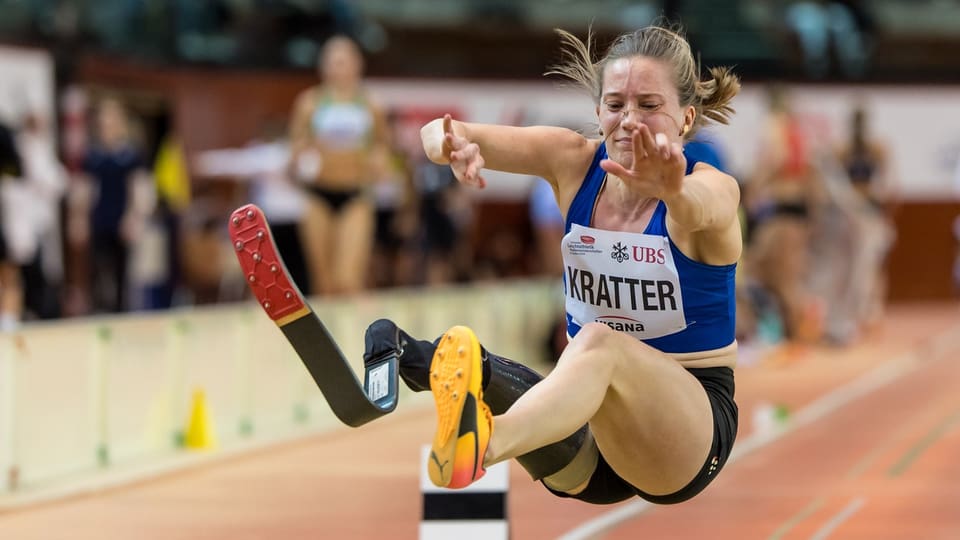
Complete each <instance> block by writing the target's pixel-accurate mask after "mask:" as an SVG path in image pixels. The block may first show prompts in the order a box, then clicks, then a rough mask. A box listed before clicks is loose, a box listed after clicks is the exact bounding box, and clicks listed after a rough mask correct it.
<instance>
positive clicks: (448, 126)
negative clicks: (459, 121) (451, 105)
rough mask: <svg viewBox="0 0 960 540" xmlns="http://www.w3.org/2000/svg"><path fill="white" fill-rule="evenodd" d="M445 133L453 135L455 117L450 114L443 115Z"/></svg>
mask: <svg viewBox="0 0 960 540" xmlns="http://www.w3.org/2000/svg"><path fill="white" fill-rule="evenodd" d="M443 133H444V135H446V134H447V133H450V134H452V133H453V117H452V116H450V114H449V113H447V114H445V115H443Z"/></svg>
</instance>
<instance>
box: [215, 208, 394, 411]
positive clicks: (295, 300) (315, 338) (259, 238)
mask: <svg viewBox="0 0 960 540" xmlns="http://www.w3.org/2000/svg"><path fill="white" fill-rule="evenodd" d="M229 227H230V238H231V240H232V241H233V247H234V248H235V250H236V254H237V259H238V260H239V261H240V267H241V268H242V269H243V273H244V275H245V276H246V278H247V284H248V285H249V286H250V289H251V290H252V291H253V295H254V296H255V297H256V298H257V301H258V302H259V303H260V306H261V307H263V309H264V311H266V312H267V316H269V317H270V319H272V320H273V322H275V323H276V325H277V326H278V327H279V328H280V330H281V331H282V332H283V335H284V337H286V338H287V341H289V342H290V345H292V346H293V348H294V350H295V351H296V352H297V355H298V356H299V357H300V360H301V361H302V362H303V364H304V365H305V366H306V367H307V370H308V371H309V372H310V375H311V377H313V380H314V382H316V383H317V386H318V387H319V388H320V391H321V392H322V393H323V396H324V397H325V398H326V400H327V403H329V404H330V408H331V409H332V410H333V413H334V414H335V415H336V416H337V418H339V419H340V420H341V421H342V422H343V423H344V424H347V425H349V426H353V427H357V426H361V425H363V424H366V423H367V422H369V421H371V420H374V419H376V418H379V417H381V416H383V415H385V414H387V413H390V412H391V411H393V410H394V408H396V406H397V395H398V391H399V381H398V376H397V373H398V359H397V356H396V355H395V354H384V355H380V356H378V357H377V358H375V359H371V360H369V361H366V362H364V365H365V373H364V382H363V385H362V386H361V385H360V381H359V380H358V379H357V377H356V375H355V374H354V372H353V368H351V367H350V363H349V362H348V361H347V359H346V358H345V357H344V356H343V353H342V352H341V351H340V347H339V346H337V343H336V341H334V339H333V337H332V336H331V335H330V332H329V331H328V330H327V328H326V327H325V326H324V325H323V322H321V321H320V319H319V318H318V317H317V315H316V314H315V313H314V312H313V310H312V309H310V306H309V305H308V304H307V302H306V300H305V299H304V298H303V295H302V294H301V293H300V290H299V289H298V288H297V286H296V284H295V283H294V282H293V280H292V279H290V274H289V273H288V272H287V269H286V267H285V266H284V264H283V260H282V259H281V258H280V256H279V254H278V253H277V247H276V244H275V243H274V241H273V236H272V235H271V234H270V227H269V225H268V224H267V221H266V218H265V217H264V215H263V212H262V211H261V210H260V209H259V208H257V207H256V206H254V205H252V204H251V205H246V206H243V207H241V208H238V209H237V210H235V211H234V212H233V214H232V215H231V216H230V224H229Z"/></svg>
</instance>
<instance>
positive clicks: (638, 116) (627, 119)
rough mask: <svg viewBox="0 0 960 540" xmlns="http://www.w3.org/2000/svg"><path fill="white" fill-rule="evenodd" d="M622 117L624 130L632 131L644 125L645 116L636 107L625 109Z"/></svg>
mask: <svg viewBox="0 0 960 540" xmlns="http://www.w3.org/2000/svg"><path fill="white" fill-rule="evenodd" d="M622 115H623V117H622V118H621V119H620V125H621V126H623V128H624V129H627V130H630V129H633V128H635V127H637V126H638V125H639V124H641V123H643V114H642V112H641V111H640V109H638V108H636V107H624V109H623V112H622Z"/></svg>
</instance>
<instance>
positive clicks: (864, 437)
mask: <svg viewBox="0 0 960 540" xmlns="http://www.w3.org/2000/svg"><path fill="white" fill-rule="evenodd" d="M737 385H738V386H737V398H738V402H739V404H740V407H741V423H740V434H739V438H738V443H737V448H736V453H735V457H734V458H733V459H732V460H731V462H730V463H729V464H728V465H727V467H726V469H725V470H724V472H723V473H722V474H721V475H720V476H719V478H718V479H717V480H716V481H715V482H714V484H713V485H712V486H710V487H709V488H708V489H707V490H706V491H705V492H704V493H702V494H701V495H700V496H698V497H697V498H695V499H694V500H692V501H689V502H687V503H684V504H680V505H675V506H668V507H653V506H649V505H646V504H644V503H642V501H640V500H639V499H638V500H635V501H629V502H625V503H621V504H618V505H613V506H604V507H598V506H590V505H587V504H584V503H579V502H576V501H571V500H564V499H558V498H556V497H553V496H551V495H549V494H548V493H547V492H546V491H545V490H544V489H543V488H542V487H541V486H540V485H539V484H537V483H534V482H531V481H530V480H529V478H528V477H527V476H526V474H525V473H524V471H523V470H522V469H521V468H520V467H519V466H517V465H516V464H513V465H511V490H510V494H509V512H510V520H511V530H512V533H513V537H514V538H517V539H521V540H523V539H541V538H564V539H566V540H575V539H577V538H611V539H621V538H623V539H625V538H651V539H652V538H658V539H659V538H669V539H682V538H691V539H694V538H696V539H701V538H709V539H721V540H723V539H736V540H739V539H753V538H758V539H799V538H804V539H807V538H816V539H823V538H839V539H861V538H862V539H886V538H889V539H948V538H949V539H955V538H960V460H958V459H957V456H960V392H957V389H958V388H960V310H958V307H957V306H956V304H950V305H942V304H941V305H924V306H911V307H897V308H894V309H891V310H890V314H889V316H888V317H887V318H886V320H885V321H884V323H883V325H882V327H880V328H878V329H876V330H875V331H874V332H873V333H872V334H871V335H870V337H869V339H865V340H863V341H862V342H861V343H859V344H858V345H856V346H853V347H849V348H845V349H830V348H810V349H800V348H795V349H791V350H781V351H777V352H776V353H773V354H770V355H768V356H766V357H765V358H764V359H763V360H762V361H761V362H759V363H758V364H757V365H753V366H742V367H740V368H739V369H738V372H737ZM771 404H773V405H782V406H784V407H786V408H787V409H788V410H789V411H791V414H790V416H789V417H788V420H787V422H786V423H785V424H781V425H779V426H776V427H773V428H770V429H766V430H761V431H756V430H755V429H754V425H755V424H754V422H753V418H754V416H755V413H756V411H758V410H761V409H762V408H763V406H768V405H771ZM433 415H434V413H433V409H432V406H431V405H430V404H429V402H425V401H422V400H421V401H420V402H419V403H418V404H416V405H410V406H409V407H408V408H404V407H403V405H402V404H401V406H400V409H399V410H398V412H396V413H394V414H393V415H391V416H389V417H387V418H385V419H381V420H378V421H376V422H373V423H371V424H368V425H366V426H363V427H362V428H359V429H350V428H343V429H342V430H338V431H335V432H332V433H328V434H325V435H321V436H314V437H310V438H307V439H304V440H302V441H299V442H296V443H288V444H283V445H276V446H272V447H269V448H268V449H266V450H262V451H258V452H252V453H247V454H244V455H241V456H235V457H231V458H225V459H223V460H215V461H213V462H210V463H208V464H206V465H203V466H200V467H193V468H190V469H186V470H183V471H181V472H178V473H176V474H172V475H167V476H164V477H161V478H159V479H155V480H151V481H145V482H140V483H137V484H132V485H128V486H126V487H120V488H116V489H111V490H106V491H101V492H99V493H94V494H90V495H86V496H82V497H72V498H69V499H65V500H61V501H57V502H51V503H46V504H42V505H36V506H32V507H27V508H23V509H20V510H16V511H10V512H6V513H3V514H0V538H2V539H16V540H21V539H22V540H29V539H54V538H71V539H87V538H89V539H98V540H100V539H165V540H166V539H211V540H213V539H231V540H241V539H248V538H249V539H254V538H256V539H275V538H276V539H300V538H337V539H340V538H349V539H367V538H370V539H374V538H375V539H385V538H389V539H406V538H416V536H417V528H418V525H419V517H420V492H419V478H418V471H419V462H418V460H419V456H420V447H421V445H422V444H424V443H425V442H428V441H429V440H430V438H431V436H432V429H433Z"/></svg>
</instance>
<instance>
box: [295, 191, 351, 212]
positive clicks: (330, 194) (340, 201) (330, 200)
mask: <svg viewBox="0 0 960 540" xmlns="http://www.w3.org/2000/svg"><path fill="white" fill-rule="evenodd" d="M304 188H305V189H306V191H307V193H308V194H309V195H311V196H312V197H315V198H316V199H318V200H321V201H323V202H325V203H326V204H327V206H329V207H330V209H331V210H333V211H334V212H340V211H341V210H343V208H344V207H346V206H347V205H348V204H350V203H351V202H353V201H354V200H356V199H358V198H360V197H361V196H363V190H362V189H328V188H325V187H321V186H317V185H313V184H308V185H306V186H304Z"/></svg>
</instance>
